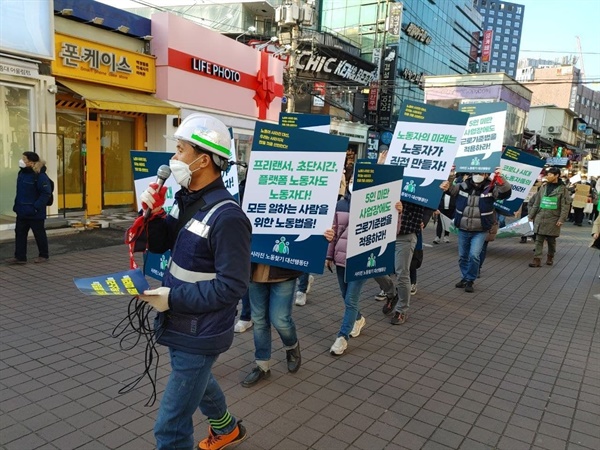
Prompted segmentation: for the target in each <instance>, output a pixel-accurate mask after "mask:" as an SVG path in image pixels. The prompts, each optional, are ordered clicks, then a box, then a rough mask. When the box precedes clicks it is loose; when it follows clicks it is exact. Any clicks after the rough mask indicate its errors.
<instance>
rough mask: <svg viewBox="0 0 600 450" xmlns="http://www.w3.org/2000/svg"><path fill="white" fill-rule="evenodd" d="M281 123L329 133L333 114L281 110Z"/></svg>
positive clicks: (285, 125)
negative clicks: (285, 111)
mask: <svg viewBox="0 0 600 450" xmlns="http://www.w3.org/2000/svg"><path fill="white" fill-rule="evenodd" d="M279 125H281V126H284V127H292V128H302V129H303V130H309V131H318V132H320V133H327V134H329V130H330V128H331V116H330V115H328V114H327V115H326V114H299V113H284V112H280V113H279Z"/></svg>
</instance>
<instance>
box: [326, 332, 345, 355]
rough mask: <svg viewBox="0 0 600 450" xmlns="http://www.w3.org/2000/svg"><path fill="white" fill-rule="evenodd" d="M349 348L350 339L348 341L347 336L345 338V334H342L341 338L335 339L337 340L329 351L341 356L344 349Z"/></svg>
mask: <svg viewBox="0 0 600 450" xmlns="http://www.w3.org/2000/svg"><path fill="white" fill-rule="evenodd" d="M347 348H348V341H346V338H344V337H343V336H340V337H339V338H337V339H336V340H335V342H334V343H333V345H332V346H331V348H330V349H329V352H330V353H331V354H332V355H336V356H340V355H341V354H342V353H344V350H346V349H347Z"/></svg>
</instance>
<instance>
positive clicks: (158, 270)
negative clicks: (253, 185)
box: [130, 129, 240, 280]
mask: <svg viewBox="0 0 600 450" xmlns="http://www.w3.org/2000/svg"><path fill="white" fill-rule="evenodd" d="M230 132H231V129H230ZM231 149H232V151H231V161H236V154H237V153H236V149H235V143H234V140H233V139H231ZM172 156H173V153H167V152H142V151H138V150H131V152H130V157H131V167H132V169H133V184H134V188H135V198H136V204H137V208H138V211H139V210H141V209H142V203H141V202H140V195H142V192H144V191H145V190H146V189H147V188H148V185H149V184H150V183H155V182H156V172H157V171H158V168H159V167H160V166H162V165H167V166H168V165H169V160H170V159H171V157H172ZM221 175H222V178H223V183H224V184H225V187H226V188H227V190H228V191H229V193H230V194H231V195H233V196H234V197H235V199H236V200H237V201H239V192H240V187H239V182H238V173H237V167H236V166H235V165H231V166H229V168H228V169H227V170H226V171H225V172H222V174H221ZM164 185H165V186H166V187H167V194H166V200H165V204H164V206H163V208H164V210H165V212H166V213H167V214H169V212H170V211H171V208H173V204H174V201H175V193H176V192H177V191H179V189H181V186H179V185H178V184H177V182H176V181H175V178H174V177H169V178H167V181H165V184H164ZM170 258H171V251H170V250H169V251H167V252H165V253H152V252H148V254H147V255H146V259H145V261H144V269H145V275H148V276H149V277H152V278H154V279H156V280H162V278H163V276H164V274H165V270H166V268H167V265H168V263H169V259H170Z"/></svg>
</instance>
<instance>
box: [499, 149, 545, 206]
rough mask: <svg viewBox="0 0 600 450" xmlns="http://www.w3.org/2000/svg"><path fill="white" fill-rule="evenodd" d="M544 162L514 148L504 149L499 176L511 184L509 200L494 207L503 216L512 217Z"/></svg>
mask: <svg viewBox="0 0 600 450" xmlns="http://www.w3.org/2000/svg"><path fill="white" fill-rule="evenodd" d="M545 163H546V161H545V160H543V159H540V158H536V157H535V156H533V155H530V154H529V153H525V152H524V151H522V150H519V149H518V148H515V147H506V150H504V153H503V154H502V158H501V159H500V176H501V177H502V178H503V179H504V180H506V181H508V182H509V183H510V184H511V188H512V193H511V196H510V198H509V199H506V200H497V201H496V202H495V203H494V207H495V208H496V210H497V211H498V212H500V213H501V214H504V215H505V216H512V215H514V214H515V213H516V212H517V211H518V210H519V208H520V207H521V205H522V204H523V202H524V201H525V199H526V198H527V195H528V194H529V191H530V190H531V188H532V186H533V185H534V184H535V182H536V180H537V178H538V175H539V174H540V172H541V170H542V167H544V164H545Z"/></svg>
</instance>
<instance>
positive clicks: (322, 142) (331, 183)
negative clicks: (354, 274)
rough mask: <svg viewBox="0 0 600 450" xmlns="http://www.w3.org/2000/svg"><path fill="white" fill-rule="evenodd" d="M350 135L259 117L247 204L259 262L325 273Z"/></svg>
mask: <svg viewBox="0 0 600 450" xmlns="http://www.w3.org/2000/svg"><path fill="white" fill-rule="evenodd" d="M347 148H348V138H345V137H341V136H332V135H329V134H325V133H318V132H314V131H306V130H302V129H299V128H293V127H284V126H280V125H274V124H270V123H265V122H257V123H256V128H255V131H254V139H253V143H252V153H251V154H250V161H249V164H248V174H247V177H246V190H245V194H244V200H243V205H242V209H243V210H244V212H245V213H246V215H247V216H248V218H249V219H250V222H251V223H252V255H251V260H252V262H255V263H263V264H268V265H272V266H278V267H285V268H289V269H295V270H301V271H303V272H311V273H323V267H324V261H325V256H326V252H327V245H328V242H327V240H326V239H325V237H324V236H323V234H324V233H325V231H326V230H327V229H329V228H331V224H332V223H333V215H334V212H335V205H336V202H337V194H338V188H339V185H340V180H341V178H342V176H343V171H344V158H345V157H346V149H347Z"/></svg>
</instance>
